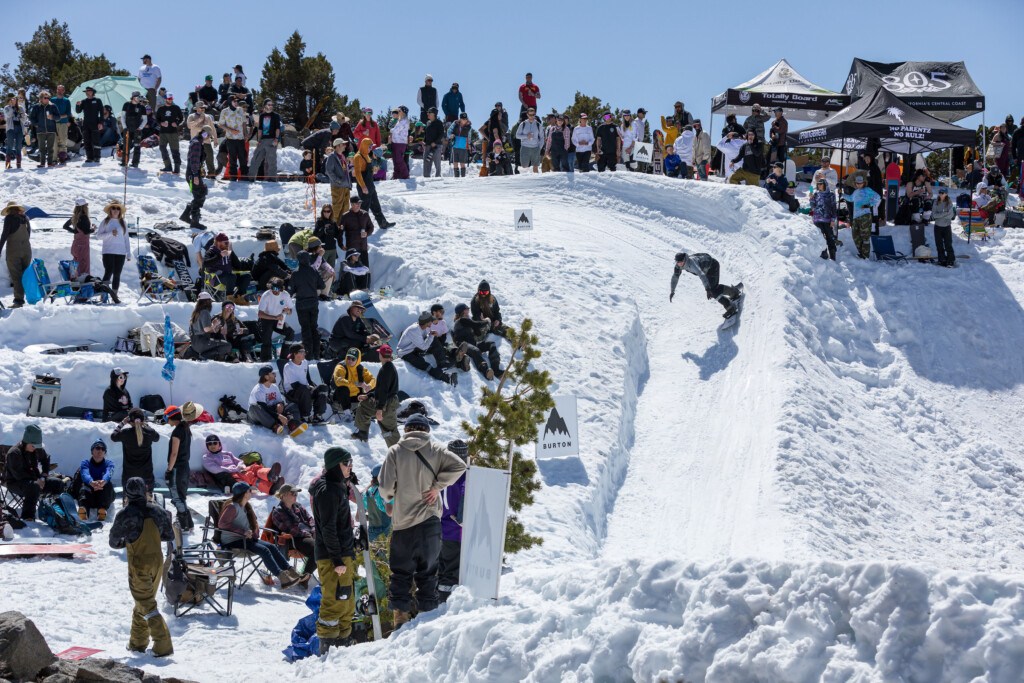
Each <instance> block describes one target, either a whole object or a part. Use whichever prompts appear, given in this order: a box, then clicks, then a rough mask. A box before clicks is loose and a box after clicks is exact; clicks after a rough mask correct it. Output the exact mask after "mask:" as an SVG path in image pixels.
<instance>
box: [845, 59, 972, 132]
mask: <svg viewBox="0 0 1024 683" xmlns="http://www.w3.org/2000/svg"><path fill="white" fill-rule="evenodd" d="M880 88H885V89H886V90H888V91H889V92H891V93H892V94H893V95H895V96H896V97H898V98H899V99H901V100H903V101H904V102H906V103H907V104H909V105H910V106H911V107H913V108H914V109H917V110H919V111H923V112H926V113H928V114H931V115H932V116H934V117H935V118H937V119H942V120H943V121H959V120H960V119H965V118H967V117H968V116H973V115H974V114H983V113H984V111H985V96H984V95H983V94H982V93H981V91H980V90H978V86H977V85H975V83H974V79H972V78H971V75H970V74H969V73H968V72H967V67H966V66H964V63H963V62H892V63H884V62H869V61H867V60H864V59H854V60H853V65H852V66H851V67H850V73H849V75H848V76H847V77H846V86H845V87H844V88H843V91H844V92H845V93H846V95H848V96H849V97H850V98H851V100H853V101H856V100H859V99H861V98H863V97H869V96H870V95H872V94H873V93H874V92H875V91H876V90H878V89H880Z"/></svg>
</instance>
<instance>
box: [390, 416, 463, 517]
mask: <svg viewBox="0 0 1024 683" xmlns="http://www.w3.org/2000/svg"><path fill="white" fill-rule="evenodd" d="M417 451H419V453H420V455H421V456H422V457H423V459H424V460H426V461H427V463H429V465H430V468H432V469H433V470H434V473H436V477H435V475H434V473H431V471H430V468H428V467H427V466H426V465H424V464H423V463H422V462H420V459H419V458H418V457H416V453H417ZM465 471H466V463H464V462H463V461H462V458H460V457H459V456H457V455H455V454H454V453H452V452H451V451H450V450H448V449H447V448H445V447H444V446H443V445H441V444H440V443H437V442H434V441H431V439H430V433H429V432H416V431H414V432H406V433H405V434H403V435H402V438H401V440H400V441H399V442H398V443H397V444H395V445H394V446H392V447H391V448H390V449H388V454H387V457H386V458H384V464H383V465H382V466H381V469H380V475H379V477H378V479H379V481H380V495H381V496H382V497H383V498H384V500H385V501H394V503H395V507H394V511H393V512H392V515H391V519H392V522H393V525H394V529H395V531H401V530H402V529H408V528H410V527H413V526H416V525H417V524H420V523H422V522H425V521H427V520H429V519H431V518H440V517H441V497H440V496H438V498H437V500H435V501H434V503H432V504H429V503H426V502H425V501H424V500H423V492H424V491H427V490H429V489H433V490H435V491H438V492H440V491H441V490H443V489H444V488H446V487H448V486H451V485H452V484H454V483H455V482H456V481H457V480H458V479H459V477H460V476H462V473H463V472H465Z"/></svg>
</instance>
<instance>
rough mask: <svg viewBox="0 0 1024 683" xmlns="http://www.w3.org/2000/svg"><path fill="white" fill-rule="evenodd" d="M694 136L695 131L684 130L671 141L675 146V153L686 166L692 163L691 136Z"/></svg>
mask: <svg viewBox="0 0 1024 683" xmlns="http://www.w3.org/2000/svg"><path fill="white" fill-rule="evenodd" d="M694 137H696V133H694V132H693V131H692V130H684V131H683V132H682V133H680V134H679V135H678V136H676V141H675V143H673V144H674V145H675V148H676V154H678V155H679V158H680V159H682V161H683V163H684V164H686V165H687V166H692V165H693V138H694Z"/></svg>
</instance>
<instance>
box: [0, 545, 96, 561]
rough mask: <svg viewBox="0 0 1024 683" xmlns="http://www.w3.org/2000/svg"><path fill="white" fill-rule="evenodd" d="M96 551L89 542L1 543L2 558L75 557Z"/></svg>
mask: <svg viewBox="0 0 1024 683" xmlns="http://www.w3.org/2000/svg"><path fill="white" fill-rule="evenodd" d="M95 554H96V551H95V550H93V549H92V546H91V545H90V544H88V543H46V544H35V543H23V544H3V545H0V558H2V557H37V556H39V555H49V556H51V557H73V556H74V555H95Z"/></svg>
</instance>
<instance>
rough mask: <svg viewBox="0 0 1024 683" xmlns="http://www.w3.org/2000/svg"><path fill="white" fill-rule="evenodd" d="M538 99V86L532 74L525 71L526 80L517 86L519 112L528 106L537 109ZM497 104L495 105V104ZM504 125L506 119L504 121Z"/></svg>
mask: <svg viewBox="0 0 1024 683" xmlns="http://www.w3.org/2000/svg"><path fill="white" fill-rule="evenodd" d="M539 99H540V86H538V85H537V84H536V83H534V82H533V74H532V73H529V72H527V74H526V82H525V83H523V84H522V85H521V86H519V104H520V107H519V114H520V115H522V114H525V113H526V111H527V110H528V109H530V108H533V109H534V110H536V109H537V100H539ZM496 106H497V105H496ZM505 123H506V125H507V124H508V120H507V119H506V121H505Z"/></svg>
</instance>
